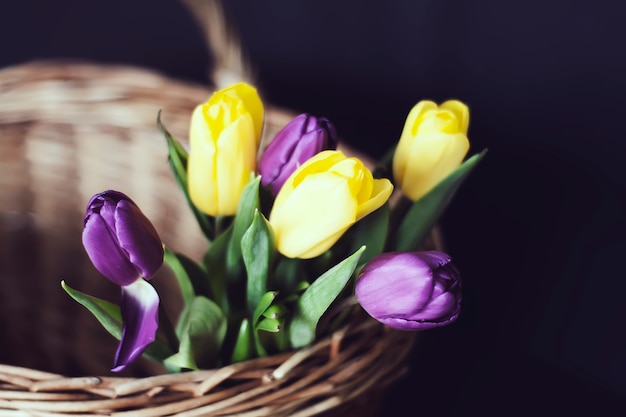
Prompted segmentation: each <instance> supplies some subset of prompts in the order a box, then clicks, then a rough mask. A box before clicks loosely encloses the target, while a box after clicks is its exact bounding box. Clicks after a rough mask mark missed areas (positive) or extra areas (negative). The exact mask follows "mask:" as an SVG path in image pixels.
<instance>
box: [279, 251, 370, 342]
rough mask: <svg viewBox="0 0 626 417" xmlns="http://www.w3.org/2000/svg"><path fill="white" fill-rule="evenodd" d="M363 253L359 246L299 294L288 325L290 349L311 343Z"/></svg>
mask: <svg viewBox="0 0 626 417" xmlns="http://www.w3.org/2000/svg"><path fill="white" fill-rule="evenodd" d="M364 251H365V246H362V247H361V248H360V249H359V250H357V251H356V252H355V253H353V254H352V255H350V256H349V257H348V258H346V259H344V260H343V261H341V262H340V263H338V264H337V265H335V266H334V267H332V268H331V269H329V270H328V271H326V272H325V273H324V274H322V275H320V276H319V277H318V278H317V279H316V280H315V281H313V283H312V284H311V285H310V286H309V287H308V288H307V289H306V290H305V291H304V292H303V293H302V295H301V296H300V298H299V299H298V301H297V303H296V309H295V312H294V317H293V320H292V321H291V323H290V324H289V340H290V341H291V345H292V347H294V348H300V347H303V346H306V345H308V344H309V343H311V342H312V341H313V340H314V339H315V330H316V327H317V323H318V322H319V320H320V318H321V317H322V315H323V314H324V313H325V312H326V310H327V309H328V307H329V306H330V305H331V304H332V302H333V301H335V299H336V298H337V296H338V295H339V294H340V293H341V291H342V290H343V289H344V287H345V286H346V284H347V283H348V281H349V280H350V277H351V276H352V274H353V272H354V270H355V269H356V267H357V265H358V264H359V259H360V258H361V256H362V255H363V252H364Z"/></svg>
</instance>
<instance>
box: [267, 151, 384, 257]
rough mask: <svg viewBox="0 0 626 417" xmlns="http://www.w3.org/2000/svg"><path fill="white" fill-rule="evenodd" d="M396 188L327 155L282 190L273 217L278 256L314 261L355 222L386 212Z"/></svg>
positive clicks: (358, 165)
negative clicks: (375, 212) (384, 210)
mask: <svg viewBox="0 0 626 417" xmlns="http://www.w3.org/2000/svg"><path fill="white" fill-rule="evenodd" d="M392 191H393V185H392V184H391V182H390V181H389V180H388V179H374V178H373V176H372V173H371V172H370V171H369V169H367V167H366V166H365V165H364V164H363V162H361V161H360V160H359V159H357V158H347V157H346V156H345V155H344V154H343V153H342V152H341V151H330V150H329V151H322V152H320V153H318V154H317V155H315V156H314V157H312V158H311V159H309V160H308V161H306V162H305V163H304V164H302V165H301V166H300V167H299V168H298V169H296V170H295V171H294V172H293V174H291V176H290V177H289V178H288V179H287V181H286V182H285V184H284V185H283V186H282V188H281V189H280V191H279V192H278V195H277V196H276V200H275V201H274V206H273V207H272V211H271V213H270V218H269V222H270V224H271V226H272V228H273V230H274V233H275V238H276V245H277V247H278V251H279V252H280V253H282V254H283V255H285V256H287V257H290V258H305V259H306V258H313V257H315V256H318V255H321V254H322V253H324V252H325V251H326V250H328V249H330V247H331V246H332V245H333V244H334V243H335V242H337V240H339V238H340V237H341V235H342V234H343V233H344V232H345V231H346V230H348V228H350V226H352V225H353V224H354V223H355V222H357V221H359V220H360V219H362V218H363V217H365V216H367V215H368V214H369V213H371V212H373V211H374V210H376V209H377V208H379V207H381V206H382V205H383V204H385V202H386V201H387V200H388V199H389V196H390V195H391V192H392Z"/></svg>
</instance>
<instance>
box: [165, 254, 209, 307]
mask: <svg viewBox="0 0 626 417" xmlns="http://www.w3.org/2000/svg"><path fill="white" fill-rule="evenodd" d="M164 260H165V263H166V264H167V265H168V266H169V267H170V269H171V270H172V272H174V275H175V276H176V279H177V280H178V285H179V287H180V290H181V293H182V296H183V301H184V303H185V305H187V304H189V303H191V301H192V300H193V299H194V297H195V296H196V295H203V296H205V297H208V298H212V296H211V289H210V287H209V279H208V276H207V273H206V271H205V270H204V269H203V268H202V266H201V265H198V264H197V263H196V262H194V261H192V260H191V259H189V258H188V257H186V256H185V255H181V254H179V253H175V252H172V251H170V250H169V249H168V248H167V247H166V248H165V258H164Z"/></svg>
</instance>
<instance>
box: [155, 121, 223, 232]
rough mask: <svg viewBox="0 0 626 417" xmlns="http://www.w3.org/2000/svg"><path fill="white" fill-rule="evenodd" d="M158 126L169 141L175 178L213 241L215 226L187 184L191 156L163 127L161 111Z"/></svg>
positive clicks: (195, 215)
mask: <svg viewBox="0 0 626 417" xmlns="http://www.w3.org/2000/svg"><path fill="white" fill-rule="evenodd" d="M157 126H158V127H159V129H160V130H161V132H162V133H163V136H165V140H166V141H167V152H168V161H169V163H170V168H171V169H172V173H173V174H174V178H175V179H176V182H177V183H178V186H179V187H180V189H181V190H182V192H183V194H184V196H185V198H186V199H187V203H188V204H189V207H190V208H191V211H192V212H193V215H194V217H195V218H196V221H197V222H198V225H199V226H200V229H201V230H202V232H203V233H204V235H205V236H206V237H207V239H209V241H211V240H213V238H214V235H215V231H214V229H213V225H212V224H211V221H210V217H209V216H207V215H206V214H204V213H203V212H201V211H200V210H198V208H197V207H196V206H195V204H193V202H192V201H191V197H190V196H189V186H188V182H187V161H188V160H189V155H188V153H187V151H186V150H185V148H183V146H182V145H181V144H180V143H179V142H178V141H177V140H176V139H174V138H173V137H172V135H171V134H170V132H168V130H167V129H166V128H165V126H163V123H162V122H161V110H159V113H158V115H157Z"/></svg>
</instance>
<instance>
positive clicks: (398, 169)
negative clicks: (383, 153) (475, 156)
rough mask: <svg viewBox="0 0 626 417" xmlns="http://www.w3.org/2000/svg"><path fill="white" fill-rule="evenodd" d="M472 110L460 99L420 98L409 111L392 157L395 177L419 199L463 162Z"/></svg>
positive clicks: (404, 188)
mask: <svg viewBox="0 0 626 417" xmlns="http://www.w3.org/2000/svg"><path fill="white" fill-rule="evenodd" d="M468 125H469V110H468V108H467V106H466V105H465V104H463V103H461V102H460V101H457V100H449V101H446V102H444V103H442V104H441V105H439V106H437V104H435V103H434V102H432V101H428V100H424V101H420V102H419V103H417V104H416V105H415V107H413V109H412V110H411V112H410V113H409V115H408V117H407V119H406V122H405V125H404V129H403V130H402V135H401V136H400V141H399V142H398V146H397V148H396V151H395V152H394V156H393V176H394V179H395V181H396V184H397V185H398V186H399V187H400V189H401V190H402V192H403V193H404V195H406V196H407V197H408V198H409V199H411V200H413V201H417V200H419V199H420V197H422V196H423V195H425V194H426V193H428V192H429V191H430V190H431V189H432V188H433V187H434V186H436V185H437V184H438V183H439V182H440V181H441V180H443V179H444V178H445V177H446V176H448V174H450V173H451V172H452V171H453V170H454V169H456V168H457V167H458V166H459V165H461V163H462V162H463V158H465V155H466V154H467V151H468V150H469V140H468V138H467V129H468Z"/></svg>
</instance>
